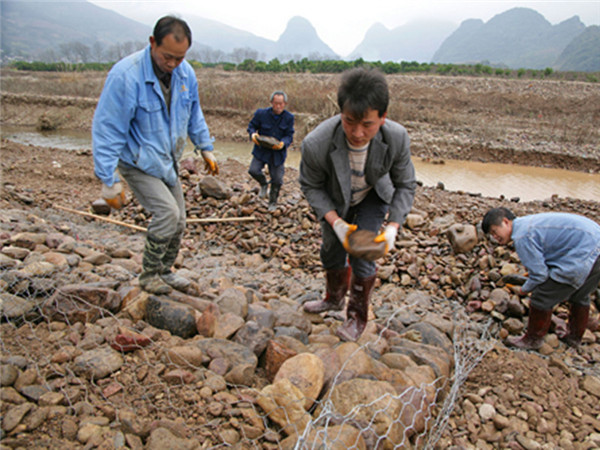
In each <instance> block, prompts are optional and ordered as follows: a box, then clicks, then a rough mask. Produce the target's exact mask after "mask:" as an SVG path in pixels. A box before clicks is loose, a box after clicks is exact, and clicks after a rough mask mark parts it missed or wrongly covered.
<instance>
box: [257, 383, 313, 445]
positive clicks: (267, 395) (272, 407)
mask: <svg viewBox="0 0 600 450" xmlns="http://www.w3.org/2000/svg"><path fill="white" fill-rule="evenodd" d="M304 401H305V397H304V394H303V393H302V391H300V389H298V388H297V387H296V386H294V385H293V384H292V382H291V381H290V380H288V379H287V378H282V379H281V380H279V381H278V382H276V383H274V384H270V385H268V386H266V387H265V388H263V390H262V391H261V392H260V394H259V396H258V397H257V399H256V402H257V403H258V404H259V406H260V407H261V408H262V409H263V411H265V413H266V415H267V417H268V418H269V419H271V420H272V421H273V422H275V423H276V424H278V425H279V426H280V427H281V428H282V430H281V431H283V433H285V434H286V435H291V434H299V433H300V432H302V431H303V430H304V429H305V428H306V425H308V423H309V422H310V420H311V417H310V415H309V414H308V413H307V412H306V410H305V409H304V406H303V405H304Z"/></svg>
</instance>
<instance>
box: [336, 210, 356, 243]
mask: <svg viewBox="0 0 600 450" xmlns="http://www.w3.org/2000/svg"><path fill="white" fill-rule="evenodd" d="M356 227H357V226H356V225H350V224H349V223H348V222H346V221H345V220H344V219H342V218H341V217H340V218H338V219H337V220H336V221H335V222H333V231H335V234H336V235H337V237H338V239H339V240H340V242H341V243H342V245H343V246H344V248H345V249H346V251H348V250H350V244H349V243H348V236H350V235H351V234H352V233H353V232H354V231H356Z"/></svg>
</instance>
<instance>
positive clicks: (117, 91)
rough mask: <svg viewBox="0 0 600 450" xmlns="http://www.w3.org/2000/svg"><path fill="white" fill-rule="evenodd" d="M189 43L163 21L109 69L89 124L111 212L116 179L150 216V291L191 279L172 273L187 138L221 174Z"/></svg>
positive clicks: (145, 277) (146, 268)
mask: <svg viewBox="0 0 600 450" xmlns="http://www.w3.org/2000/svg"><path fill="white" fill-rule="evenodd" d="M191 44H192V34H191V31H190V28H189V27H188V25H187V23H186V22H184V21H183V20H181V19H178V18H176V17H172V16H166V17H163V18H161V19H160V20H159V21H158V22H157V23H156V25H155V27H154V32H153V35H152V36H150V45H149V46H147V47H146V48H145V49H144V50H141V51H139V52H137V53H134V54H132V55H130V56H128V57H126V58H124V59H122V60H121V61H119V62H118V63H117V64H115V66H114V67H113V68H112V69H111V71H110V72H109V74H108V77H107V79H106V83H105V85H104V89H103V91H102V94H101V96H100V100H99V102H98V106H97V108H96V112H95V115H94V121H93V124H92V141H93V144H92V145H93V151H94V165H95V174H96V176H97V177H98V178H99V179H100V181H102V197H103V198H104V199H105V200H106V202H107V203H108V204H109V205H110V206H111V207H113V208H120V207H121V206H122V205H123V201H124V198H125V196H124V192H123V186H122V184H121V183H120V181H119V177H118V175H117V174H116V173H115V171H116V169H117V167H118V169H119V172H120V174H121V175H122V176H123V177H124V178H125V180H126V181H127V184H128V185H129V187H130V188H131V190H132V191H133V193H134V195H135V196H136V198H137V200H138V201H139V202H140V204H141V205H142V206H143V207H144V208H145V209H146V210H147V211H149V212H150V213H151V214H152V220H151V221H150V224H149V226H148V233H147V235H146V245H145V248H144V255H143V259H142V273H141V275H140V277H139V283H140V286H141V287H142V288H143V289H144V290H146V291H148V292H151V293H154V294H166V293H168V292H170V290H171V288H175V289H178V290H182V291H184V290H186V289H187V287H188V286H189V280H186V279H185V278H183V277H181V276H179V275H177V274H176V273H174V272H172V270H171V267H172V266H173V263H174V262H175V259H176V257H177V254H178V253H179V247H180V243H181V238H182V237H183V233H184V230H185V223H186V210H185V200H184V196H183V191H182V187H181V181H180V180H179V176H178V171H179V170H178V162H179V160H180V158H181V156H182V153H183V149H184V146H185V142H186V138H187V137H188V136H189V137H190V139H191V141H192V142H193V143H194V145H195V151H196V152H201V154H202V157H203V158H204V162H205V167H206V169H207V171H208V172H209V173H210V174H213V175H216V174H218V173H219V168H218V165H217V162H216V161H215V158H214V156H213V153H212V150H213V145H212V141H213V139H211V137H210V134H209V131H208V126H207V125H206V121H205V120H204V115H203V113H202V110H201V108H200V103H199V99H198V83H197V81H196V75H195V73H194V70H193V69H192V67H191V66H190V65H189V63H187V61H184V57H185V55H186V53H187V51H188V49H189V48H190V46H191Z"/></svg>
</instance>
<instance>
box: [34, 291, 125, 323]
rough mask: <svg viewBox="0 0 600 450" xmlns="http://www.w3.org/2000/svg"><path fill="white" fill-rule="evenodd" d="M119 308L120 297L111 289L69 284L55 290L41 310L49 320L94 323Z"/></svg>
mask: <svg viewBox="0 0 600 450" xmlns="http://www.w3.org/2000/svg"><path fill="white" fill-rule="evenodd" d="M120 307H121V296H120V295H119V294H118V292H116V291H114V290H112V289H108V288H105V287H98V286H93V285H85V284H70V285H66V286H63V287H61V288H59V289H58V290H56V291H55V292H54V294H53V295H52V296H51V297H50V298H49V299H48V300H46V301H45V302H44V304H43V307H42V310H43V312H44V314H45V315H46V316H47V317H48V318H49V319H50V320H58V321H64V322H67V323H74V322H83V323H87V322H95V321H96V320H97V319H98V318H99V317H101V316H103V315H104V314H105V313H106V311H109V312H111V313H116V312H118V311H119V309H120Z"/></svg>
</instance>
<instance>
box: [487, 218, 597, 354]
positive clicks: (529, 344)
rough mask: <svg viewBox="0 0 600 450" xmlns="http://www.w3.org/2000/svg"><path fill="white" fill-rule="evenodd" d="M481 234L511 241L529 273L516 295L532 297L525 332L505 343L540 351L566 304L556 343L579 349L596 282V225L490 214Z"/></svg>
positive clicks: (585, 220)
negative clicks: (565, 320)
mask: <svg viewBox="0 0 600 450" xmlns="http://www.w3.org/2000/svg"><path fill="white" fill-rule="evenodd" d="M481 228H482V230H483V232H484V233H486V234H487V233H489V234H491V235H492V237H493V238H494V239H495V240H496V241H497V242H498V243H499V244H500V245H506V244H508V243H509V242H510V241H511V240H512V242H513V245H514V247H515V250H516V251H517V254H518V255H519V258H520V259H521V263H522V264H523V265H524V266H525V268H526V269H527V271H528V276H527V281H525V283H524V284H523V285H522V286H521V287H519V288H517V289H516V292H517V293H518V294H519V295H527V294H528V293H531V301H530V306H529V322H528V324H527V331H526V332H525V334H524V335H523V336H521V337H509V338H507V340H506V343H507V344H508V345H511V346H514V347H518V348H522V349H527V350H537V349H539V348H540V347H541V346H542V344H543V342H544V336H545V335H546V334H547V333H548V330H549V328H550V323H551V319H552V309H553V308H554V306H556V305H558V304H559V303H561V302H563V301H565V300H566V301H568V302H569V303H570V308H571V309H570V312H569V319H568V324H567V332H566V334H564V335H562V336H559V337H560V338H562V339H564V341H565V342H566V343H567V344H568V345H569V346H572V347H577V346H579V344H580V343H581V339H582V337H583V334H584V333H585V329H586V327H587V323H588V318H589V314H590V294H591V293H592V292H593V291H594V289H596V288H597V287H598V283H599V282H600V225H598V224H597V223H596V222H594V221H593V220H591V219H588V218H587V217H583V216H579V215H577V214H567V213H541V214H533V215H529V216H523V217H515V215H514V214H513V212H512V211H511V210H509V209H507V208H493V209H491V210H489V211H488V212H487V213H486V214H485V216H484V218H483V221H482V223H481Z"/></svg>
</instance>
